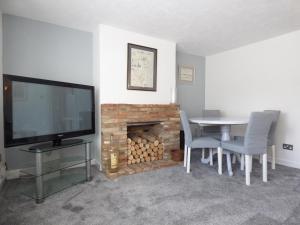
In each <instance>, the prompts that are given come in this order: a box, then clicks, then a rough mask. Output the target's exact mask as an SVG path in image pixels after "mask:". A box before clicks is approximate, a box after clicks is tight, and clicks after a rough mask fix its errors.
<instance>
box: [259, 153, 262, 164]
mask: <svg viewBox="0 0 300 225" xmlns="http://www.w3.org/2000/svg"><path fill="white" fill-rule="evenodd" d="M259 163H260V164H262V155H259Z"/></svg>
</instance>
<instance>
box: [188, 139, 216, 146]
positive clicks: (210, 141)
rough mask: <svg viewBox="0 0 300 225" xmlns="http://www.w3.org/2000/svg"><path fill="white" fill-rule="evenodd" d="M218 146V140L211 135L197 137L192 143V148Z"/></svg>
mask: <svg viewBox="0 0 300 225" xmlns="http://www.w3.org/2000/svg"><path fill="white" fill-rule="evenodd" d="M219 146H220V141H218V140H216V139H214V138H212V137H197V138H195V139H194V140H193V141H192V143H191V147H192V148H217V147H219Z"/></svg>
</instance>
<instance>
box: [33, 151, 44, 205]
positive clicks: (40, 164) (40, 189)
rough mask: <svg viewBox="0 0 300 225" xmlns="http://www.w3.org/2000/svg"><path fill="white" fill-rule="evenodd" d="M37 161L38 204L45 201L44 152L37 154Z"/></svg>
mask: <svg viewBox="0 0 300 225" xmlns="http://www.w3.org/2000/svg"><path fill="white" fill-rule="evenodd" d="M35 161H36V178H35V182H36V200H35V202H36V203H37V204H39V203H42V202H43V201H44V196H43V194H44V191H43V176H42V174H43V157H42V153H36V154H35Z"/></svg>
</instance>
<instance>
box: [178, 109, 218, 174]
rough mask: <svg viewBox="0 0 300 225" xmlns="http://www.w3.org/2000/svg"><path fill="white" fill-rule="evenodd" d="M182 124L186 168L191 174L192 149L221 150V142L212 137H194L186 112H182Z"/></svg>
mask: <svg viewBox="0 0 300 225" xmlns="http://www.w3.org/2000/svg"><path fill="white" fill-rule="evenodd" d="M180 118H181V124H182V127H183V131H184V141H185V143H184V166H185V167H186V171H187V173H189V172H190V165H191V163H190V162H191V149H192V148H220V141H218V140H216V139H214V138H211V137H197V138H195V137H193V136H192V132H191V128H190V123H189V121H188V118H187V116H186V113H185V112H184V111H180Z"/></svg>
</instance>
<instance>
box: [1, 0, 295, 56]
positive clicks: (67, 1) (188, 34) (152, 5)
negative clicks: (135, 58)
mask: <svg viewBox="0 0 300 225" xmlns="http://www.w3.org/2000/svg"><path fill="white" fill-rule="evenodd" d="M0 10H1V11H2V12H4V13H7V14H13V15H17V16H23V17H27V18H32V19H36V20H40V21H45V22H50V23H54V24H59V25H64V26H69V27H73V28H78V29H81V30H87V31H93V29H94V28H95V27H96V26H97V24H99V23H103V24H107V25H112V26H115V27H119V28H123V29H127V30H131V31H136V32H139V33H143V34H147V35H151V36H155V37H159V38H164V39H167V40H172V41H175V42H177V44H178V50H179V51H182V52H187V53H192V54H195V55H203V56H206V55H211V54H215V53H217V52H221V51H224V50H228V49H232V48H236V47H239V46H242V45H246V44H249V43H253V42H256V41H260V40H264V39H268V38H271V37H274V36H278V35H280V34H284V33H287V32H291V31H294V30H297V29H300V0H0Z"/></svg>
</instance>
